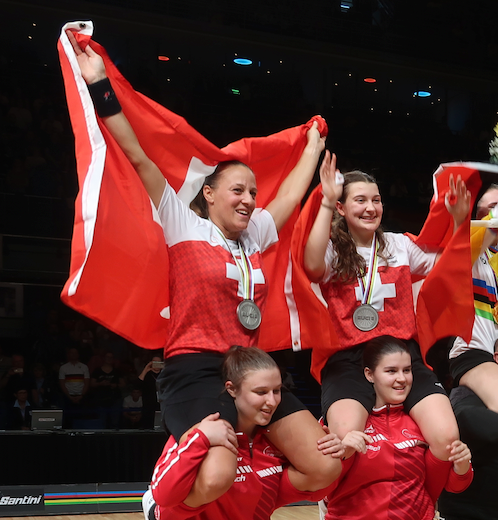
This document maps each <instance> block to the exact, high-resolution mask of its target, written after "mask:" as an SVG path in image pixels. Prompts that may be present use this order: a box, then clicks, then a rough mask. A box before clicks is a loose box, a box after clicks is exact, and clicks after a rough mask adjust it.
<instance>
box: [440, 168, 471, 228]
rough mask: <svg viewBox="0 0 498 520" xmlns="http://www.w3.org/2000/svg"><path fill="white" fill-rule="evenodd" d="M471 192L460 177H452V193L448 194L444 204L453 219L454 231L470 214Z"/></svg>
mask: <svg viewBox="0 0 498 520" xmlns="http://www.w3.org/2000/svg"><path fill="white" fill-rule="evenodd" d="M470 198H471V196H470V191H469V190H467V186H466V185H465V182H464V181H463V180H462V178H461V177H460V175H459V176H458V177H457V180H456V182H455V179H454V177H453V175H450V191H449V192H448V193H446V196H445V199H444V203H445V205H446V209H447V210H448V213H449V214H450V215H451V216H452V217H453V222H454V231H456V230H457V228H458V227H460V226H461V225H462V224H463V223H464V222H465V219H466V218H467V216H468V215H469V212H470Z"/></svg>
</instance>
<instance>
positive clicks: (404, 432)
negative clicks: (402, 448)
mask: <svg viewBox="0 0 498 520" xmlns="http://www.w3.org/2000/svg"><path fill="white" fill-rule="evenodd" d="M401 433H402V434H403V435H404V436H405V437H406V438H407V439H418V435H414V434H413V433H410V431H409V430H408V429H407V428H403V429H402V430H401Z"/></svg>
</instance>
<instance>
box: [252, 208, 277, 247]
mask: <svg viewBox="0 0 498 520" xmlns="http://www.w3.org/2000/svg"><path fill="white" fill-rule="evenodd" d="M248 233H249V235H250V236H251V237H252V238H253V239H254V240H255V242H256V243H257V244H258V245H259V248H260V250H261V252H262V253H263V252H264V251H266V250H267V249H268V248H269V247H270V246H272V245H273V244H275V243H276V242H278V232H277V226H275V221H274V220H273V217H272V216H271V213H270V212H269V211H266V209H262V208H256V209H255V210H254V212H253V214H252V215H251V220H250V221H249V225H248Z"/></svg>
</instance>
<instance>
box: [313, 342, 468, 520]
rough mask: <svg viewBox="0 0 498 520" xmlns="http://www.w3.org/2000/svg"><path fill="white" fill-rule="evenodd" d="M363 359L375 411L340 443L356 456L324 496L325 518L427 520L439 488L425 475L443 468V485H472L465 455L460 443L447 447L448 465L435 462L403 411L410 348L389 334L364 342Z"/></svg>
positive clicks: (408, 387) (458, 487) (453, 487)
mask: <svg viewBox="0 0 498 520" xmlns="http://www.w3.org/2000/svg"><path fill="white" fill-rule="evenodd" d="M363 361H364V366H365V368H364V373H365V378H366V380H367V381H368V382H369V383H370V384H371V385H372V386H373V391H374V393H375V408H374V409H373V411H372V413H371V414H370V415H369V417H368V420H367V423H366V428H365V430H364V431H352V432H349V433H348V434H347V435H346V436H345V437H344V439H343V441H342V442H343V445H345V446H347V447H348V448H349V449H354V451H355V452H357V453H355V454H354V455H353V456H352V457H350V458H349V459H348V460H347V461H346V462H345V471H344V473H343V475H342V476H341V479H340V482H339V481H338V482H337V483H336V486H337V487H336V489H333V490H332V492H331V493H329V494H328V497H327V499H326V502H328V508H327V509H328V510H327V513H326V516H325V518H326V519H327V520H334V519H339V518H340V519H348V518H349V519H353V518H354V519H355V520H361V519H369V520H371V519H373V520H381V519H387V518H403V519H404V520H407V519H409V520H432V519H433V518H434V513H435V511H434V504H435V500H436V498H437V496H438V495H439V492H440V489H434V488H433V487H431V485H430V484H428V483H427V482H426V473H427V474H428V473H429V472H431V471H434V468H436V470H437V467H438V466H441V465H448V464H449V465H450V466H451V470H450V472H449V477H448V479H447V482H446V486H445V487H446V489H447V490H448V491H451V492H453V493H458V492H461V491H463V490H464V489H466V488H467V487H468V486H469V485H470V483H471V481H472V475H473V473H472V468H471V465H470V451H469V449H468V447H467V446H466V445H465V444H464V443H462V442H461V441H454V442H453V443H452V444H451V445H450V446H447V458H448V460H449V461H450V462H449V463H447V462H442V461H440V460H439V459H438V458H436V457H434V455H433V454H432V452H431V450H430V449H427V444H426V442H425V440H424V438H423V436H422V433H421V432H420V429H419V428H418V426H417V425H416V424H415V422H414V421H413V420H412V419H411V418H410V416H409V415H408V414H407V413H405V412H404V410H403V403H404V402H405V400H406V399H407V397H408V396H409V394H410V390H411V388H412V383H413V374H412V360H411V356H410V350H409V349H408V347H407V346H406V345H405V344H404V343H403V342H402V341H400V340H398V339H396V338H394V337H392V336H381V337H378V338H375V339H373V340H371V341H369V342H368V343H367V345H366V347H365V349H364V352H363ZM326 444H327V443H326V441H325V442H324V443H323V446H325V445H326ZM324 451H326V448H325V447H324ZM365 506H366V507H365Z"/></svg>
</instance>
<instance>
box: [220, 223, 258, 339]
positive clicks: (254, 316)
mask: <svg viewBox="0 0 498 520" xmlns="http://www.w3.org/2000/svg"><path fill="white" fill-rule="evenodd" d="M218 233H219V234H220V235H221V237H222V238H223V240H224V242H225V244H226V245H227V247H228V250H229V251H230V253H231V254H232V257H233V260H234V262H235V265H236V266H237V269H238V270H239V273H240V278H241V280H242V288H243V294H244V299H243V300H242V301H241V302H240V303H239V305H238V306H237V311H236V312H237V318H238V319H239V322H240V324H241V325H242V326H243V327H244V328H246V329H247V330H256V329H257V328H258V327H259V326H260V325H261V311H260V309H259V307H258V306H257V305H256V302H255V301H254V285H255V282H254V272H253V268H252V264H251V260H250V259H249V257H248V256H247V254H246V252H245V251H244V248H243V247H242V243H241V242H240V241H239V243H238V244H239V251H240V259H238V258H237V257H236V256H235V254H234V252H233V250H232V248H231V247H230V244H229V243H228V241H227V239H226V238H225V235H223V233H221V231H220V230H218Z"/></svg>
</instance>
